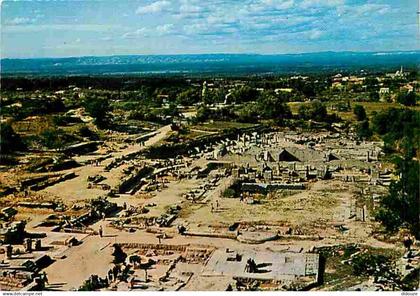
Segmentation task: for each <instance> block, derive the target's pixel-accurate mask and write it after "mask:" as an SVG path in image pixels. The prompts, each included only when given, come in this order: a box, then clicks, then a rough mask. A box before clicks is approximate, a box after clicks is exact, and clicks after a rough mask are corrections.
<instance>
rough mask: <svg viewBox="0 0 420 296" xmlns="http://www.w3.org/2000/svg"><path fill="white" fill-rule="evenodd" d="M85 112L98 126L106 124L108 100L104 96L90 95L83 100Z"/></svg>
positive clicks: (108, 107) (108, 109)
mask: <svg viewBox="0 0 420 296" xmlns="http://www.w3.org/2000/svg"><path fill="white" fill-rule="evenodd" d="M83 105H84V107H85V110H86V112H88V113H89V114H90V115H91V116H92V117H93V118H94V119H95V123H96V125H97V126H98V127H105V126H106V125H107V124H108V120H109V118H108V113H109V111H110V105H109V101H108V99H106V98H100V97H91V98H88V99H85V101H84V102H83Z"/></svg>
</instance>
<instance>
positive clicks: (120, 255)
mask: <svg viewBox="0 0 420 296" xmlns="http://www.w3.org/2000/svg"><path fill="white" fill-rule="evenodd" d="M112 246H113V247H114V252H113V253H112V256H114V260H113V262H114V263H115V264H120V263H123V262H124V261H125V258H127V254H126V253H125V252H124V251H123V249H122V248H121V246H120V245H118V244H113V245H112Z"/></svg>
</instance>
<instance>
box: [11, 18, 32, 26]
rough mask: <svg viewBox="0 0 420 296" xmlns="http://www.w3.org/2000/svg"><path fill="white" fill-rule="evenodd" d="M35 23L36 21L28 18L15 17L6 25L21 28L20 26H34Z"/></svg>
mask: <svg viewBox="0 0 420 296" xmlns="http://www.w3.org/2000/svg"><path fill="white" fill-rule="evenodd" d="M33 22H34V19H31V18H27V17H15V18H13V19H11V20H8V21H6V22H5V24H6V25H11V26H19V25H28V24H32V23H33Z"/></svg>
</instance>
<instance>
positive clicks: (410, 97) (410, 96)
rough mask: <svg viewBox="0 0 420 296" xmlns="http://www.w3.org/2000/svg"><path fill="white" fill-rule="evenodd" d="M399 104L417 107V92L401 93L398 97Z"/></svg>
mask: <svg viewBox="0 0 420 296" xmlns="http://www.w3.org/2000/svg"><path fill="white" fill-rule="evenodd" d="M397 102H398V103H400V104H403V105H404V106H415V105H416V103H417V95H416V93H415V92H413V91H410V92H400V93H399V94H398V96H397Z"/></svg>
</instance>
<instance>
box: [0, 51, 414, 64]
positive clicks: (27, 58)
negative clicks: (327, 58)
mask: <svg viewBox="0 0 420 296" xmlns="http://www.w3.org/2000/svg"><path fill="white" fill-rule="evenodd" d="M398 52H401V53H420V49H412V50H380V51H357V50H343V51H334V50H325V51H309V52H296V53H246V52H242V53H238V52H232V53H227V52H213V53H174V54H170V53H167V54H112V55H80V56H48V57H5V58H3V57H0V61H3V60H42V59H72V58H95V57H96V58H97V57H121V56H155V57H156V56H198V55H203V56H205V55H244V56H246V55H253V56H281V55H284V56H286V55H303V54H319V53H358V54H369V53H371V54H373V53H398Z"/></svg>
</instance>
